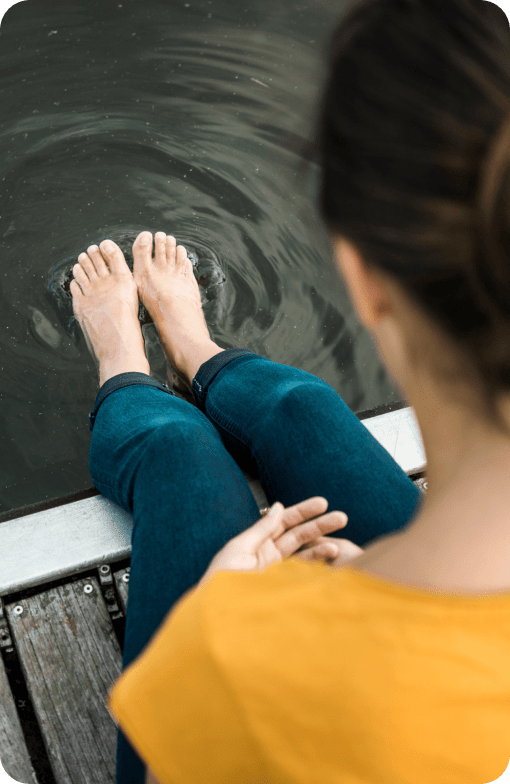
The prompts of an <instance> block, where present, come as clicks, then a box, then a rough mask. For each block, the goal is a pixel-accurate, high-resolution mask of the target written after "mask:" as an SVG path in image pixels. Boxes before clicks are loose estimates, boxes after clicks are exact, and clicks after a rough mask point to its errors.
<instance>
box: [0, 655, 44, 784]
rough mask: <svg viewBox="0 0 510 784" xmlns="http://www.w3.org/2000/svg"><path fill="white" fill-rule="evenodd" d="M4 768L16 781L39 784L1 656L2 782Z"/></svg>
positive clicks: (0, 778)
mask: <svg viewBox="0 0 510 784" xmlns="http://www.w3.org/2000/svg"><path fill="white" fill-rule="evenodd" d="M2 766H3V768H4V770H5V772H6V773H7V774H8V775H9V776H10V777H11V778H13V779H14V780H15V781H21V782H23V784H37V778H36V775H35V773H34V770H33V768H32V764H31V762H30V756H29V754H28V750H27V747H26V745H25V738H24V737H23V731H22V729H21V724H20V721H19V717H18V712H17V710H16V706H15V704H14V697H13V696H12V693H11V689H10V686H9V681H8V680H7V673H6V671H5V665H4V662H3V659H2V657H1V656H0V780H2V781H3V776H2Z"/></svg>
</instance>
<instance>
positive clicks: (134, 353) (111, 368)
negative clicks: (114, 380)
mask: <svg viewBox="0 0 510 784" xmlns="http://www.w3.org/2000/svg"><path fill="white" fill-rule="evenodd" d="M110 242H111V241H110V240H105V241H104V242H102V243H101V250H99V248H98V247H97V245H91V246H90V247H89V248H87V253H81V254H80V255H79V256H78V262H79V263H78V264H75V265H74V267H73V274H74V280H72V281H71V287H70V291H71V294H72V296H73V310H74V315H75V316H76V319H77V320H78V323H79V324H80V326H81V328H82V330H83V334H84V336H85V340H86V342H87V346H88V348H89V351H90V353H91V354H92V356H93V357H94V359H95V361H96V364H99V383H100V385H101V386H102V385H103V384H104V383H105V381H107V380H108V379H109V378H111V377H112V376H116V375H117V374H118V373H130V372H139V373H147V375H150V366H149V363H148V361H147V357H146V355H145V344H144V340H143V335H142V329H141V327H140V322H139V321H138V291H137V288H136V283H135V281H134V278H133V275H132V274H131V271H130V269H129V267H128V265H127V264H126V260H125V258H124V254H123V253H122V251H121V249H120V248H119V246H118V245H116V244H115V243H114V242H112V243H111V249H110Z"/></svg>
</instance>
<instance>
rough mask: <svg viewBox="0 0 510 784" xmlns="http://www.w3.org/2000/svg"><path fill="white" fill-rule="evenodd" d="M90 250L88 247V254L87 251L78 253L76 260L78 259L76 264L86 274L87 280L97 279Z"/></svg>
mask: <svg viewBox="0 0 510 784" xmlns="http://www.w3.org/2000/svg"><path fill="white" fill-rule="evenodd" d="M90 251H91V249H90V248H89V249H88V255H87V253H80V255H79V256H78V261H79V265H78V266H80V267H81V268H82V270H83V272H84V273H85V274H86V276H87V278H88V279H89V281H93V280H97V272H96V267H95V265H94V262H93V261H92V258H91V254H90Z"/></svg>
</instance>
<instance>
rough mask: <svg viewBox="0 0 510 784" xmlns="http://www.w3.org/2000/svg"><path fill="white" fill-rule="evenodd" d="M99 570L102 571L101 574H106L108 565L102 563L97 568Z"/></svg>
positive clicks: (108, 569) (108, 568)
mask: <svg viewBox="0 0 510 784" xmlns="http://www.w3.org/2000/svg"><path fill="white" fill-rule="evenodd" d="M99 571H100V572H102V573H103V574H107V573H108V572H109V571H110V567H109V566H108V565H107V564H103V565H102V566H101V567H100V568H99Z"/></svg>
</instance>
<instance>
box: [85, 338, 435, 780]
mask: <svg viewBox="0 0 510 784" xmlns="http://www.w3.org/2000/svg"><path fill="white" fill-rule="evenodd" d="M192 391H193V393H194V396H195V399H196V402H197V405H198V407H195V406H193V405H191V404H190V403H188V402H187V401H184V400H182V399H180V398H178V397H176V396H175V395H174V394H173V393H172V392H171V391H170V390H169V389H168V387H166V386H165V385H163V384H159V382H157V381H155V379H153V378H151V377H150V376H147V375H144V374H143V373H124V374H122V375H119V376H115V377H114V378H112V379H110V380H109V381H107V382H106V384H104V385H103V386H102V387H101V389H100V390H99V393H98V396H97V399H96V406H95V409H94V412H93V413H92V414H90V429H91V430H92V431H93V432H92V439H91V445H90V473H91V475H92V479H93V481H94V485H95V486H96V488H97V489H98V490H99V491H100V492H101V493H102V494H103V495H104V496H106V497H107V498H110V499H111V500H112V501H114V502H115V503H116V504H119V505H120V506H121V507H122V508H123V509H125V510H126V511H128V512H130V513H132V515H133V533H132V555H131V570H130V577H129V601H128V609H127V619H126V632H125V641H124V653H123V666H124V667H126V666H127V665H128V664H129V663H130V662H132V661H133V659H135V658H136V657H137V656H138V654H139V653H141V651H142V650H143V648H144V647H145V646H146V644H147V643H148V642H149V640H150V638H151V637H152V635H153V634H154V632H155V631H156V629H157V628H158V627H159V625H160V624H161V623H162V621H163V619H164V617H165V616H166V614H167V612H168V611H169V609H170V608H171V607H172V606H173V605H174V604H175V602H177V600H178V599H179V598H180V597H181V596H182V595H183V594H184V593H185V592H186V591H187V590H188V589H189V588H191V587H192V586H193V585H195V584H196V583H197V582H198V581H199V580H200V578H201V577H202V575H203V574H204V572H205V571H206V569H207V567H208V565H209V563H210V561H211V560H212V558H213V557H214V556H215V555H216V553H217V552H218V551H219V550H220V549H221V548H222V547H223V545H224V544H226V542H228V541H229V540H230V539H232V537H234V536H237V534H239V533H240V532H241V531H244V530H245V529H246V528H248V527H249V526H251V525H253V523H255V522H256V520H258V519H259V517H260V513H259V508H258V506H257V503H256V501H255V499H254V497H253V495H252V493H251V491H250V488H249V486H248V483H247V482H246V479H245V477H244V474H243V472H242V470H241V469H244V470H245V471H247V472H248V473H249V474H251V475H253V476H255V477H258V478H259V479H260V482H261V484H262V487H263V488H264V491H265V493H266V495H267V498H268V500H269V503H270V504H272V503H273V502H274V501H281V502H282V504H284V506H290V505H292V504H296V503H297V502H298V501H302V500H304V499H305V498H310V497H311V496H317V495H320V496H324V497H325V498H326V499H327V500H328V502H329V507H328V509H329V510H335V509H337V510H340V511H343V512H346V514H347V515H348V516H349V522H348V524H347V526H346V528H345V529H341V530H340V531H338V532H335V533H333V534H329V535H330V536H338V537H341V538H347V539H350V540H351V541H353V542H355V543H356V544H358V545H360V546H363V545H365V544H367V543H368V542H370V541H371V540H373V539H375V538H377V537H379V536H381V535H383V534H387V533H390V532H391V531H396V530H398V529H399V528H402V527H403V526H405V525H406V524H407V523H408V522H409V521H410V520H411V519H412V518H413V517H414V516H415V514H416V513H417V511H418V507H419V506H420V503H421V500H422V497H423V496H422V494H421V492H420V490H418V488H417V487H416V486H415V485H414V483H413V482H412V481H411V480H410V479H409V477H408V476H407V475H406V474H405V472H404V471H403V470H402V469H401V468H400V466H399V465H398V464H397V463H396V462H395V461H394V460H393V458H392V457H391V456H390V455H389V453H388V452H387V451H386V450H385V449H384V448H383V447H382V446H381V445H380V444H379V442H378V441H377V440H376V439H375V438H374V437H373V436H372V435H371V433H370V432H369V431H368V430H367V428H366V427H365V426H364V425H363V424H362V423H361V422H360V421H359V419H358V418H357V417H356V415H355V414H354V413H353V412H352V411H351V410H350V409H349V407H348V406H347V405H346V404H345V403H344V401H343V400H342V398H341V397H340V395H338V393H337V392H335V390H334V389H333V388H332V387H330V386H329V385H328V384H326V383H325V382H324V381H322V380H321V379H319V378H317V377H315V376H313V375H311V374H309V373H306V372H305V371H303V370H297V369H296V368H293V367H290V366H288V365H281V364H278V363H276V362H272V361H270V360H269V359H265V358H264V357H261V356H258V355H257V354H254V353H253V352H252V351H250V350H249V349H229V350H227V351H224V352H222V353H220V354H217V355H216V356H214V357H212V359H210V360H208V361H207V362H205V363H204V364H203V365H202V366H201V367H200V369H199V370H198V372H197V374H196V376H195V378H194V379H193V383H192ZM143 782H144V765H143V764H142V762H141V760H140V759H139V758H138V756H137V755H136V754H135V752H134V750H133V749H132V747H131V746H130V744H129V743H128V741H127V740H126V738H125V736H124V735H123V733H122V732H119V742H118V748H117V784H143Z"/></svg>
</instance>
